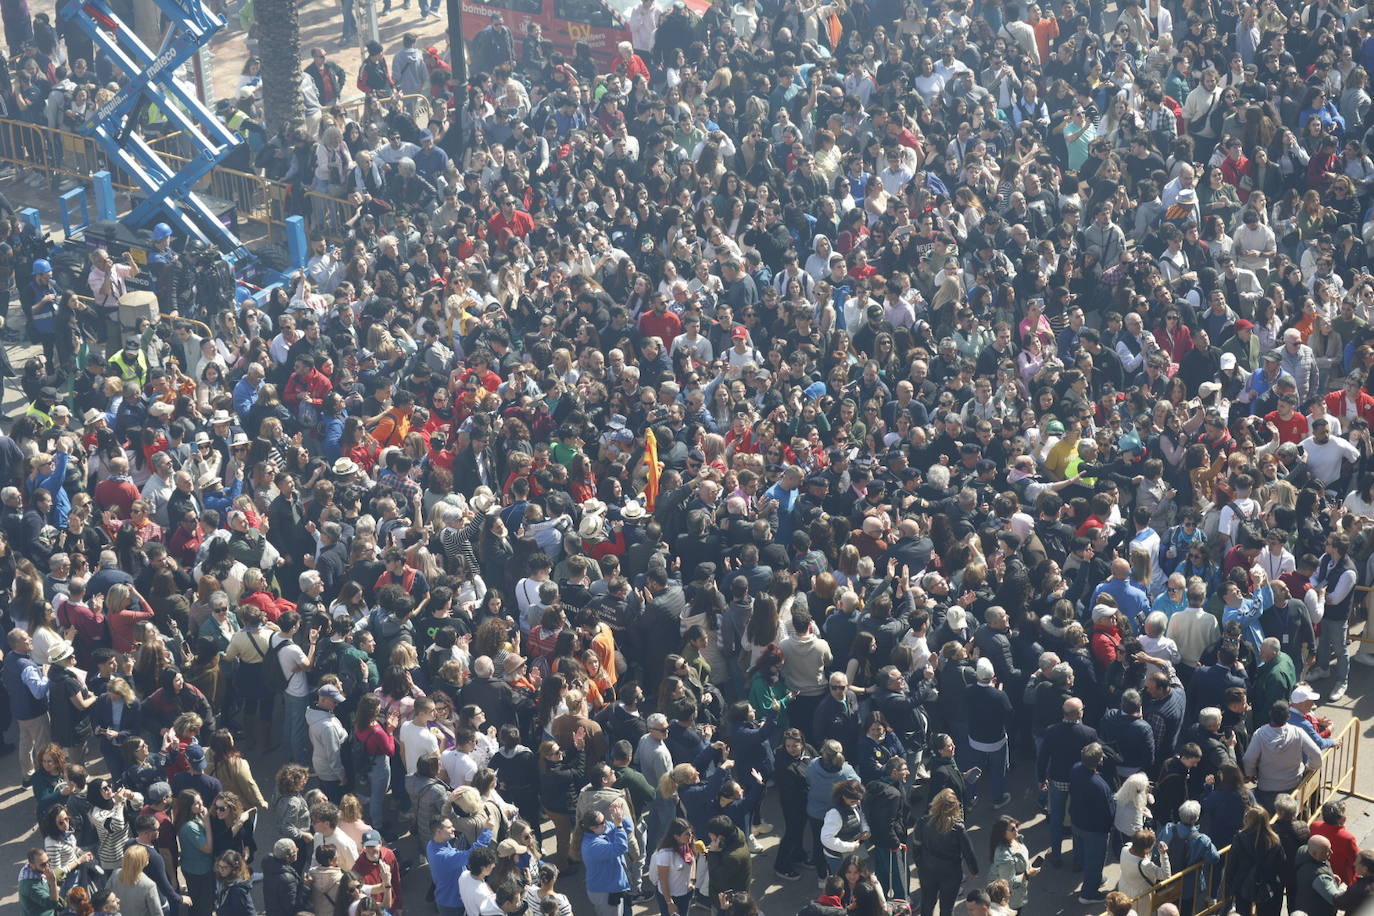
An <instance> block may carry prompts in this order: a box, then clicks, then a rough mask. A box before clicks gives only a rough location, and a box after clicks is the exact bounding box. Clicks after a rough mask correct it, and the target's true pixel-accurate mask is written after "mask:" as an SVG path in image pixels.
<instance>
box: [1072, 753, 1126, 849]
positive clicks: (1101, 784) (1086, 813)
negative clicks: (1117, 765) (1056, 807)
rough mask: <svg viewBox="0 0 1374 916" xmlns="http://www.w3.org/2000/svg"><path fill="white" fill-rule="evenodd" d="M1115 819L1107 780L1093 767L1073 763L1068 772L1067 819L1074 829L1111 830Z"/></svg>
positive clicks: (1097, 831) (1095, 831)
mask: <svg viewBox="0 0 1374 916" xmlns="http://www.w3.org/2000/svg"><path fill="white" fill-rule="evenodd" d="M1115 819H1116V799H1115V798H1114V797H1113V796H1112V790H1111V787H1109V786H1108V785H1107V780H1105V779H1103V778H1102V776H1101V775H1100V774H1099V773H1098V772H1097V771H1096V770H1090V769H1088V768H1087V767H1085V766H1084V765H1083V764H1081V763H1076V764H1074V767H1073V772H1072V773H1070V774H1069V820H1070V821H1071V822H1072V823H1073V828H1074V829H1075V830H1082V831H1085V832H1087V833H1110V832H1111V829H1112V823H1113V821H1114V820H1115Z"/></svg>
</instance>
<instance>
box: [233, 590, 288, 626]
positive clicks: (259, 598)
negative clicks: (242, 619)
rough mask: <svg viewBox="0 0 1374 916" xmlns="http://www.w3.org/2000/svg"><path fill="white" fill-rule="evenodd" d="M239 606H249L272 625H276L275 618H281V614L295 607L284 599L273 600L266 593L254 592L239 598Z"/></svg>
mask: <svg viewBox="0 0 1374 916" xmlns="http://www.w3.org/2000/svg"><path fill="white" fill-rule="evenodd" d="M239 604H251V605H252V606H253V607H255V608H257V609H258V610H260V611H262V614H263V616H264V617H266V618H267V619H268V620H270V621H272V622H273V623H276V622H277V618H279V617H281V615H282V614H285V613H286V612H287V611H294V610H295V609H296V605H294V604H292V603H291V602H290V601H287V600H286V599H285V598H274V597H272V595H270V594H268V593H267V592H254V593H253V594H251V595H247V596H244V597H242V598H239Z"/></svg>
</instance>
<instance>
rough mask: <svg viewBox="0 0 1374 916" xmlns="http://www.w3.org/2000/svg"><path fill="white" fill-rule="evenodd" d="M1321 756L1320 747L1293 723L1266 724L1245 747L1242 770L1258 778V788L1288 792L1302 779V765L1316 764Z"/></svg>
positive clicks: (1264, 790)
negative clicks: (1243, 767)
mask: <svg viewBox="0 0 1374 916" xmlns="http://www.w3.org/2000/svg"><path fill="white" fill-rule="evenodd" d="M1321 759H1322V752H1321V748H1319V747H1317V743H1316V742H1315V741H1313V740H1312V738H1311V737H1310V736H1309V735H1308V734H1307V732H1305V731H1303V730H1302V729H1300V728H1298V727H1297V726H1296V725H1291V724H1289V723H1287V722H1285V723H1284V724H1283V725H1280V726H1279V727H1277V728H1275V727H1274V726H1272V725H1266V726H1264V727H1263V728H1261V729H1259V730H1258V731H1256V732H1255V734H1254V735H1253V736H1251V738H1250V744H1249V746H1248V747H1247V748H1246V749H1245V760H1244V764H1245V774H1246V775H1247V776H1250V777H1252V778H1254V779H1258V780H1259V784H1258V788H1259V790H1260V791H1261V792H1288V791H1290V790H1292V789H1293V787H1294V786H1296V785H1297V784H1298V781H1299V780H1301V779H1302V773H1303V770H1304V769H1305V767H1306V765H1311V766H1317V765H1319V764H1320V763H1321Z"/></svg>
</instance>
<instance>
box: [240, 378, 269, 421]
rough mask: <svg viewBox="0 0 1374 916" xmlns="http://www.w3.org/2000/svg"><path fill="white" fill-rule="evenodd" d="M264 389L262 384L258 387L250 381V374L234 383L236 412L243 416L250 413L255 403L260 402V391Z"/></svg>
mask: <svg viewBox="0 0 1374 916" xmlns="http://www.w3.org/2000/svg"><path fill="white" fill-rule="evenodd" d="M261 391H262V385H257V386H256V387H255V386H254V385H253V383H252V382H250V381H248V376H244V377H243V378H241V379H239V380H238V384H236V385H234V413H235V415H237V416H240V417H243V416H247V415H248V411H250V410H252V409H253V405H254V404H256V403H258V393H259V392H261Z"/></svg>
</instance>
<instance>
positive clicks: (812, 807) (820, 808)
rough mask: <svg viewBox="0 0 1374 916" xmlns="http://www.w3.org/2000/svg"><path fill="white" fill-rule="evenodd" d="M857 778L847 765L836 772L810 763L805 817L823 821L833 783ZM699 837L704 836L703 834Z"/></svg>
mask: <svg viewBox="0 0 1374 916" xmlns="http://www.w3.org/2000/svg"><path fill="white" fill-rule="evenodd" d="M858 778H859V774H858V773H856V772H854V768H853V767H852V766H850V765H849V764H848V763H846V764H845V765H844V766H842V767H840V768H839V769H838V770H828V769H826V767H825V764H824V763H823V762H821V758H819V757H817V758H816V759H815V760H813V761H811V763H810V764H808V765H807V767H806V816H807V817H814V818H815V819H816V820H818V821H820V820H824V819H825V813H826V812H827V811H829V810H830V809H831V808H832V807H834V805H833V804H831V800H830V792H831V790H832V789H834V788H835V783H837V782H839V781H841V780H843V779H858ZM701 835H702V836H705V834H704V833H703V834H701Z"/></svg>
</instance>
